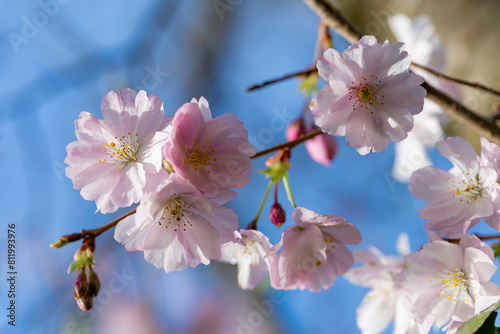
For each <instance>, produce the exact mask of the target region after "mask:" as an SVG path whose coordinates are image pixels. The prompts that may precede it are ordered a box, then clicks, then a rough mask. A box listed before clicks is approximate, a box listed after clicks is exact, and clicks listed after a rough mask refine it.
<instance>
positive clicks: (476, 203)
mask: <svg viewBox="0 0 500 334" xmlns="http://www.w3.org/2000/svg"><path fill="white" fill-rule="evenodd" d="M436 147H437V149H438V151H439V153H441V155H443V156H444V157H446V158H448V159H449V160H450V161H451V162H452V163H453V165H454V166H455V167H454V168H452V169H451V170H450V171H449V172H446V171H444V170H442V169H439V168H436V167H425V168H422V169H420V170H418V171H416V172H414V173H413V175H412V177H411V182H410V184H409V190H410V192H411V194H412V195H413V196H415V197H418V198H421V199H423V200H425V201H427V202H428V203H427V205H426V206H425V207H424V208H423V209H422V210H421V211H420V216H421V217H422V218H425V219H427V222H426V225H425V226H426V228H427V229H429V230H435V231H436V232H437V234H438V235H439V236H440V237H444V236H448V237H450V238H459V237H461V236H462V235H464V234H465V232H467V230H469V229H470V228H471V227H473V226H474V225H475V224H477V223H478V222H479V220H480V219H481V218H485V221H486V222H487V223H488V224H489V225H490V226H492V227H494V228H495V229H496V230H497V231H498V230H500V220H499V219H498V217H497V216H496V215H494V213H495V212H496V211H498V208H499V203H500V196H499V191H500V186H499V185H498V184H497V179H498V174H497V172H496V171H495V170H494V169H492V168H489V167H485V166H483V165H482V164H480V159H479V157H478V156H477V154H476V151H475V150H474V148H473V147H472V145H470V144H469V142H467V141H466V140H465V139H462V138H460V137H452V138H448V139H446V140H443V141H440V142H438V143H437V144H436ZM490 216H491V217H490Z"/></svg>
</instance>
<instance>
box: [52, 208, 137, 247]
mask: <svg viewBox="0 0 500 334" xmlns="http://www.w3.org/2000/svg"><path fill="white" fill-rule="evenodd" d="M135 210H136V209H133V210H130V211H129V212H127V213H126V214H124V215H122V216H120V217H118V218H116V219H115V220H113V221H111V222H109V223H107V224H106V225H103V226H101V227H98V228H95V229H93V230H81V231H80V233H73V234H68V235H63V236H62V237H61V238H59V240H57V241H56V242H54V243H53V244H51V245H50V247H53V248H61V247H62V246H64V245H66V244H68V243H70V242H75V241H78V240H80V239H83V238H96V237H98V236H100V235H101V234H102V233H104V232H106V231H107V230H109V229H110V228H112V227H114V226H116V224H118V223H119V222H120V221H121V220H123V219H125V218H127V217H128V216H130V215H133V214H134V213H135Z"/></svg>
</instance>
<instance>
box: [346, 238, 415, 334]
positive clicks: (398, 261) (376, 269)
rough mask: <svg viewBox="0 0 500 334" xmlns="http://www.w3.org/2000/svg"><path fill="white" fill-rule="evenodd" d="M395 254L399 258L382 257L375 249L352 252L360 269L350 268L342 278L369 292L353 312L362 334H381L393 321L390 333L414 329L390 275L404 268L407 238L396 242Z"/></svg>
mask: <svg viewBox="0 0 500 334" xmlns="http://www.w3.org/2000/svg"><path fill="white" fill-rule="evenodd" d="M398 251H399V253H400V254H401V256H398V257H396V256H387V255H384V254H382V253H381V252H380V251H379V250H378V249H377V248H375V247H369V248H368V250H361V249H357V250H355V251H354V252H353V254H354V259H355V260H356V261H357V262H361V263H363V266H361V267H356V268H351V269H350V270H349V271H348V272H347V273H346V274H345V278H346V279H347V280H348V281H349V282H351V283H353V284H357V285H360V286H364V287H368V288H370V291H369V292H368V293H367V294H366V296H365V298H363V302H362V303H361V305H360V306H359V307H358V308H357V310H356V322H357V324H358V328H359V329H360V330H361V332H362V333H363V334H375V333H381V332H382V331H384V329H385V328H387V326H389V323H390V322H391V321H392V320H393V319H394V330H393V333H398V334H399V333H401V334H403V333H406V332H407V331H408V329H409V327H412V326H413V327H415V326H416V325H415V324H413V322H412V321H411V315H410V313H409V311H408V309H407V308H406V307H405V306H404V304H403V300H402V298H401V295H400V293H399V286H398V284H396V283H395V282H394V281H393V278H394V275H396V274H398V273H400V272H401V271H402V270H403V269H404V268H405V267H406V264H405V263H404V262H403V257H402V256H404V255H407V254H408V253H410V246H409V243H408V235H406V234H401V235H400V237H399V238H398Z"/></svg>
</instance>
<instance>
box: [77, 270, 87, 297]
mask: <svg viewBox="0 0 500 334" xmlns="http://www.w3.org/2000/svg"><path fill="white" fill-rule="evenodd" d="M88 288H89V284H88V282H87V275H86V274H85V270H82V271H81V272H80V275H78V277H77V278H76V282H75V299H78V298H82V297H84V296H86V295H87V291H88Z"/></svg>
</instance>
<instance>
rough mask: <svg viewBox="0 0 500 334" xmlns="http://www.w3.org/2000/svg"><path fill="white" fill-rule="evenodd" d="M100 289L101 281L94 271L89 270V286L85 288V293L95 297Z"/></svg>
mask: <svg viewBox="0 0 500 334" xmlns="http://www.w3.org/2000/svg"><path fill="white" fill-rule="evenodd" d="M100 289H101V282H100V281H99V277H97V274H96V272H95V271H93V270H90V272H89V286H88V290H87V295H89V296H92V297H95V296H97V294H98V293H99V290H100Z"/></svg>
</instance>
